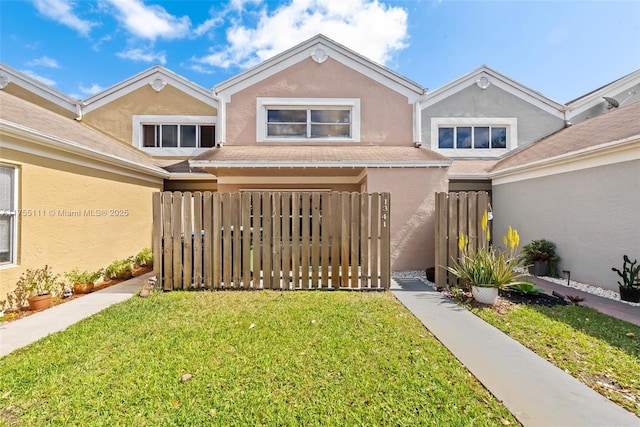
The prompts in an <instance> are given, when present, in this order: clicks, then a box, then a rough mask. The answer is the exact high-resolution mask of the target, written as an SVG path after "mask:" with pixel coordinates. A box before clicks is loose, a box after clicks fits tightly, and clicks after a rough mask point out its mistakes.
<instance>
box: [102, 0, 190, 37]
mask: <svg viewBox="0 0 640 427" xmlns="http://www.w3.org/2000/svg"><path fill="white" fill-rule="evenodd" d="M108 1H109V3H111V4H112V5H113V6H114V7H115V8H116V10H117V13H116V17H117V18H118V20H119V21H120V22H121V23H122V24H124V26H125V27H126V28H127V30H128V31H129V32H130V33H132V34H133V35H135V36H137V37H141V38H143V39H147V40H152V41H155V40H156V39H157V38H164V39H168V40H170V39H177V38H183V37H186V36H188V35H189V32H190V30H191V20H190V19H189V17H188V16H183V17H182V18H177V17H175V16H173V15H171V14H170V13H169V12H167V11H166V9H164V8H163V7H161V6H157V5H154V6H147V5H145V4H144V3H143V2H142V1H140V0H108Z"/></svg>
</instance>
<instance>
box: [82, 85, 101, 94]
mask: <svg viewBox="0 0 640 427" xmlns="http://www.w3.org/2000/svg"><path fill="white" fill-rule="evenodd" d="M78 89H80V92H82V93H83V94H85V95H89V96H92V95H95V94H96V93H100V92H102V91H103V90H104V88H103V87H102V86H100V85H98V84H96V83H94V84H92V85H91V86H84V85H80V86H79V87H78Z"/></svg>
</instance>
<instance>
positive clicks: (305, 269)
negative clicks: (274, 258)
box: [299, 192, 311, 289]
mask: <svg viewBox="0 0 640 427" xmlns="http://www.w3.org/2000/svg"><path fill="white" fill-rule="evenodd" d="M301 194H302V203H301V204H302V213H301V214H299V215H300V221H301V223H302V227H301V228H302V233H301V234H302V235H301V240H300V270H301V272H302V289H308V288H309V244H310V239H309V238H310V233H311V227H310V226H311V224H310V223H309V222H310V220H311V215H310V213H311V212H310V206H311V204H310V200H309V198H310V194H309V193H307V192H304V193H301Z"/></svg>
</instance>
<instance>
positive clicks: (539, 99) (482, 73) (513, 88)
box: [421, 65, 566, 120]
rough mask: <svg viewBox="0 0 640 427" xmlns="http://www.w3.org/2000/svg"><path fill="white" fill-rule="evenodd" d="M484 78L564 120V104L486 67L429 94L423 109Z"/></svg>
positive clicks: (423, 102)
mask: <svg viewBox="0 0 640 427" xmlns="http://www.w3.org/2000/svg"><path fill="white" fill-rule="evenodd" d="M483 77H484V78H485V79H487V80H488V82H489V84H490V85H495V86H496V87H498V88H500V89H502V90H504V91H506V92H508V93H510V94H512V95H513V96H516V97H518V98H520V99H522V100H523V101H525V102H528V103H529V104H531V105H534V106H536V107H538V108H540V109H542V110H544V111H546V112H548V113H549V114H552V115H554V116H556V117H558V118H561V119H563V120H564V110H565V108H566V107H565V106H564V105H563V104H560V103H558V102H556V101H554V100H552V99H550V98H547V97H546V96H544V95H542V94H540V93H539V92H536V91H534V90H532V89H529V88H528V87H526V86H523V85H521V84H520V83H518V82H516V81H515V80H512V79H510V78H509V77H507V76H505V75H503V74H501V73H499V72H497V71H496V70H494V69H492V68H489V67H487V66H486V65H483V66H482V67H480V68H478V69H476V70H474V71H472V72H470V73H468V74H465V75H464V76H462V77H460V78H458V79H456V80H454V81H452V82H451V83H448V84H446V85H444V86H442V87H440V88H438V89H436V90H434V91H433V92H429V93H427V94H426V95H425V97H424V100H423V101H422V102H421V108H422V109H423V110H424V109H425V108H428V107H430V106H432V105H434V104H436V103H438V102H440V101H442V100H443V99H446V98H448V97H450V96H452V95H454V94H456V93H458V92H460V91H461V90H464V89H466V88H467V87H469V86H471V85H474V84H478V82H479V81H480V80H481V79H482V78H483Z"/></svg>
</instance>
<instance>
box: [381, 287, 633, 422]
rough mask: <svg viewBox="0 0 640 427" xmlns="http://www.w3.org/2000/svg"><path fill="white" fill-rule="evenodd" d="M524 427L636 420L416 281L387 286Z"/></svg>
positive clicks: (631, 415) (630, 414) (628, 413)
mask: <svg viewBox="0 0 640 427" xmlns="http://www.w3.org/2000/svg"><path fill="white" fill-rule="evenodd" d="M391 291H392V292H393V294H394V295H395V296H396V298H398V300H399V301H400V302H402V304H404V305H405V306H406V307H407V308H408V309H409V310H410V311H411V312H412V313H413V314H414V315H415V316H416V317H417V318H418V319H420V321H421V322H422V323H423V325H424V326H425V327H426V328H427V329H429V331H431V332H432V333H433V334H434V335H435V336H436V338H437V339H438V340H439V341H440V342H441V343H442V344H444V345H445V346H446V347H447V348H448V349H449V351H451V353H453V355H454V356H455V357H456V358H457V359H458V360H460V362H461V363H462V364H463V365H465V367H466V368H467V369H469V371H470V372H471V373H472V374H473V375H474V376H475V377H476V378H477V379H478V380H479V381H480V382H481V383H482V384H483V385H484V386H485V387H486V388H487V389H488V390H489V391H490V392H491V393H492V394H493V395H494V396H495V397H496V398H498V399H499V400H500V401H502V402H503V404H504V405H505V406H506V407H507V409H509V411H511V413H513V415H514V416H515V417H516V418H517V419H518V421H520V422H521V423H522V424H523V425H524V426H598V427H602V426H610V427H613V426H640V419H639V418H638V417H636V416H635V415H634V414H632V413H630V412H627V411H626V410H624V409H622V408H621V407H620V406H618V405H616V404H615V403H613V402H611V401H609V400H608V399H606V398H605V397H603V396H601V395H600V394H598V393H597V392H595V391H594V390H592V389H591V388H589V387H587V386H586V385H584V384H582V383H581V382H580V381H578V380H577V379H575V378H574V377H572V376H571V375H569V374H567V373H565V372H564V371H562V370H561V369H559V368H557V367H556V366H554V365H553V364H551V363H549V362H547V361H546V360H544V359H543V358H541V357H539V356H538V355H536V354H535V353H534V352H532V351H531V350H529V349H527V348H526V347H524V346H523V345H522V344H520V343H519V342H517V341H515V340H513V339H511V338H509V337H508V336H507V335H505V334H504V333H502V332H501V331H499V330H498V329H496V328H494V327H493V326H491V325H489V324H488V323H486V322H484V321H483V320H482V319H480V318H479V317H477V316H475V315H474V314H472V313H471V312H469V311H468V310H467V309H465V308H463V307H460V306H458V305H457V304H456V303H454V302H453V301H451V300H449V299H448V298H446V297H444V296H443V295H442V294H440V293H439V292H437V291H435V290H433V289H432V288H431V287H429V286H427V285H426V284H424V283H423V282H421V281H420V280H418V279H397V280H396V281H395V282H394V283H393V285H392V288H391Z"/></svg>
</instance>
